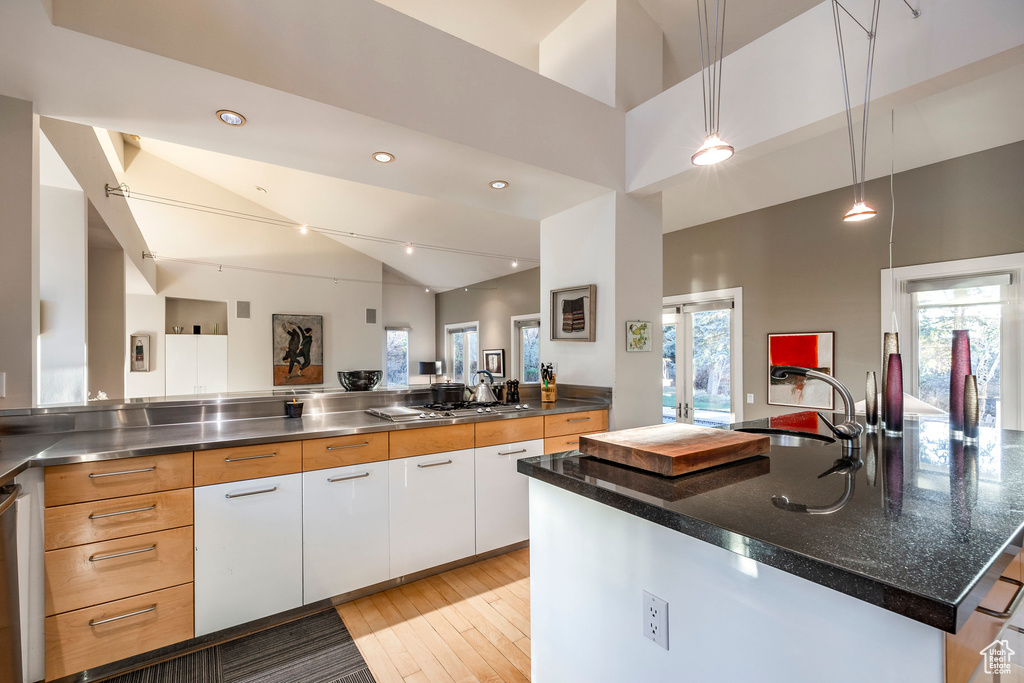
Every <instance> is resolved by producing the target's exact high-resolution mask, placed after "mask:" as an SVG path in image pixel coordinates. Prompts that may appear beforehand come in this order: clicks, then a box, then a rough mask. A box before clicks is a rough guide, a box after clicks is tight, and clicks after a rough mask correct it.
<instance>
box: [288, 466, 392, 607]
mask: <svg viewBox="0 0 1024 683" xmlns="http://www.w3.org/2000/svg"><path fill="white" fill-rule="evenodd" d="M302 480H303V484H302V562H303V574H302V585H303V591H302V596H303V602H304V603H305V604H309V603H311V602H316V601H317V600H323V599H324V598H330V597H334V596H335V595H340V594H342V593H347V592H348V591H351V590H355V589H357V588H363V587H365V586H371V585H373V584H375V583H379V582H380V581H386V580H387V579H388V578H389V577H390V573H389V571H388V558H389V555H390V548H389V544H388V533H389V530H388V516H389V515H388V462H387V461H386V460H384V461H381V462H372V463H365V464H362V465H350V466H348V467H335V468H332V469H326V470H316V471H313V472H306V473H304V474H303V475H302Z"/></svg>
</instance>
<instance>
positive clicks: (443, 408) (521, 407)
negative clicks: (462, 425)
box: [366, 403, 532, 422]
mask: <svg viewBox="0 0 1024 683" xmlns="http://www.w3.org/2000/svg"><path fill="white" fill-rule="evenodd" d="M529 410H532V408H531V407H530V404H529V403H520V404H517V405H505V404H504V403H429V404H427V405H425V406H391V407H390V408H370V409H369V410H367V411H366V412H367V413H369V414H370V415H373V416H375V417H379V418H381V419H383V420H390V421H391V422H423V421H427V420H444V419H451V418H453V417H471V416H473V415H494V414H500V413H516V412H525V411H529Z"/></svg>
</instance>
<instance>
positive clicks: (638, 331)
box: [626, 320, 651, 353]
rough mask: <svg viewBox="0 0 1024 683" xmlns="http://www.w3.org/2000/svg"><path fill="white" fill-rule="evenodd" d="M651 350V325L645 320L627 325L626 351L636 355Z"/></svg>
mask: <svg viewBox="0 0 1024 683" xmlns="http://www.w3.org/2000/svg"><path fill="white" fill-rule="evenodd" d="M650 350H651V323H649V322H647V321H644V320H634V321H631V322H627V323H626V351H629V352H630V353H635V352H637V351H650Z"/></svg>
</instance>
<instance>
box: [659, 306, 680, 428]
mask: <svg viewBox="0 0 1024 683" xmlns="http://www.w3.org/2000/svg"><path fill="white" fill-rule="evenodd" d="M678 320H679V316H678V315H676V314H675V313H666V314H664V315H663V316H662V325H661V330H662V338H661V421H662V423H665V422H675V421H676V419H677V417H678V416H679V409H678V407H679V404H678V402H677V401H676V337H677V335H678V327H679V325H678Z"/></svg>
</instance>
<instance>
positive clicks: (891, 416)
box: [882, 353, 903, 436]
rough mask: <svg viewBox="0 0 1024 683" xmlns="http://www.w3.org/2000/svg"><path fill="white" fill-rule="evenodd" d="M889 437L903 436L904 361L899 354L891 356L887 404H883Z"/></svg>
mask: <svg viewBox="0 0 1024 683" xmlns="http://www.w3.org/2000/svg"><path fill="white" fill-rule="evenodd" d="M882 410H883V411H884V414H883V416H882V418H883V420H884V421H885V433H886V435H887V436H899V435H902V434H903V360H902V359H901V358H900V354H898V353H890V354H889V365H888V367H886V373H885V403H883V404H882Z"/></svg>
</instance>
